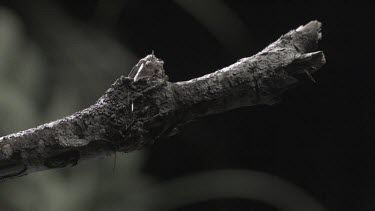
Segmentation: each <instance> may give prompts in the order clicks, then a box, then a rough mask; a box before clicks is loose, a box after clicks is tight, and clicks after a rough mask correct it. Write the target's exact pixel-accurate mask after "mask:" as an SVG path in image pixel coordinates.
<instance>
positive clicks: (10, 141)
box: [0, 21, 325, 180]
mask: <svg viewBox="0 0 375 211" xmlns="http://www.w3.org/2000/svg"><path fill="white" fill-rule="evenodd" d="M320 30H321V24H320V23H319V22H317V21H312V22H310V23H308V24H307V25H305V26H301V27H299V28H298V29H296V30H292V31H290V32H289V33H287V34H285V35H283V36H281V37H280V38H279V39H278V40H277V41H276V42H274V43H272V44H271V45H269V46H268V47H267V48H265V49H264V50H262V51H261V52H259V53H258V54H256V55H254V56H252V57H248V58H243V59H241V60H239V61H238V62H236V63H234V64H232V65H230V66H229V67H226V68H223V69H221V70H218V71H216V72H213V73H211V74H208V75H205V76H202V77H199V78H195V79H192V80H189V81H183V82H177V83H172V82H169V81H168V78H167V77H166V76H164V74H162V75H163V76H162V77H160V75H159V76H150V77H144V78H141V79H138V80H136V81H135V80H134V79H133V78H128V77H124V76H121V77H120V78H119V79H118V80H117V81H116V82H115V83H114V84H113V85H112V86H111V88H110V89H109V90H108V91H107V92H106V93H105V94H104V95H103V96H102V97H101V98H100V99H99V100H98V101H97V102H96V103H95V104H94V105H92V106H90V107H89V108H87V109H84V110H82V111H79V112H77V113H75V114H73V115H71V116H68V117H66V118H63V119H60V120H57V121H54V122H51V123H48V124H44V125H41V126H39V127H36V128H32V129H28V130H25V131H21V132H18V133H14V134H11V135H8V136H4V137H1V138H0V180H2V179H6V178H12V177H17V176H22V175H26V174H28V173H30V172H33V171H40V170H45V169H52V168H61V167H65V166H69V165H76V164H77V163H78V161H81V160H85V159H90V158H95V157H100V156H105V155H109V154H112V153H113V152H116V151H120V152H129V151H133V150H138V149H142V148H143V147H145V146H147V145H150V144H152V143H153V142H154V141H155V140H157V139H158V138H159V137H161V136H166V135H168V134H169V133H170V132H171V131H173V129H174V128H175V127H178V126H179V125H182V124H185V123H187V122H189V121H192V120H196V119H198V118H200V117H203V116H206V115H210V114H214V113H219V112H224V111H227V110H230V109H235V108H239V107H244V106H253V105H260V104H263V105H272V104H274V103H275V102H276V101H277V99H278V96H280V94H281V93H282V92H283V91H285V90H287V89H288V88H291V87H293V86H294V85H296V84H297V83H298V82H299V81H301V80H299V79H297V78H300V79H301V78H302V79H303V78H308V77H307V76H309V77H311V74H313V73H314V72H315V71H316V70H318V69H319V68H320V67H322V65H323V64H324V63H325V59H324V55H323V53H322V52H321V51H316V52H313V51H315V50H316V48H317V44H318V41H319V40H320V39H321V33H320ZM158 61H160V60H158ZM299 75H301V77H298V76H299ZM303 76H304V77H303ZM302 81H303V80H302Z"/></svg>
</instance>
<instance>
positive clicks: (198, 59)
mask: <svg viewBox="0 0 375 211" xmlns="http://www.w3.org/2000/svg"><path fill="white" fill-rule="evenodd" d="M315 19H318V20H320V21H322V22H323V40H322V44H321V49H322V50H324V52H325V54H326V56H327V61H328V63H327V65H326V66H325V67H324V68H323V70H322V71H321V72H319V73H318V74H317V75H316V76H315V77H316V78H317V81H318V85H314V84H312V83H309V82H308V83H306V84H304V85H303V86H301V87H298V88H297V89H295V90H292V91H290V92H288V93H286V94H285V95H284V101H283V102H282V103H280V104H279V105H277V106H275V107H262V106H260V107H256V108H243V109H238V110H235V111H230V112H227V113H225V114H219V115H215V116H212V117H208V118H204V119H202V120H200V121H197V122H194V123H191V124H189V125H187V126H184V127H183V128H182V131H181V133H180V134H178V135H177V136H175V137H172V138H168V139H163V140H160V141H159V142H157V143H156V144H155V145H154V146H152V147H151V148H149V149H145V150H142V151H139V152H133V153H129V154H122V153H117V154H116V156H112V157H108V158H105V159H101V160H92V161H88V162H84V163H79V165H77V166H76V167H73V168H71V167H70V168H65V169H60V170H51V171H45V172H39V173H34V174H31V175H28V176H26V177H22V178H16V179H12V180H8V181H5V182H2V183H0V211H3V210H6V211H8V210H9V211H13V210H15V211H16V210H17V211H18V210H38V211H50V210H56V211H58V210H72V211H74V210H77V211H78V210H129V211H133V210H134V211H139V210H219V211H220V210H234V209H235V210H257V211H258V210H260V211H268V210H304V211H308V210H325V209H328V210H343V211H344V210H373V208H374V206H375V205H374V203H373V199H374V197H375V196H374V194H375V183H374V180H373V176H375V174H374V171H373V170H374V168H373V167H372V166H373V165H372V159H373V157H374V156H373V153H372V150H371V148H372V144H371V140H373V133H372V130H371V129H370V127H369V125H370V124H369V122H370V118H369V113H370V107H371V106H370V96H371V94H370V93H373V85H372V82H371V80H370V78H371V77H370V73H371V69H373V68H372V64H371V62H370V61H371V57H370V55H371V50H370V49H371V48H370V47H369V45H370V43H371V42H372V41H371V40H372V34H373V31H372V29H370V28H372V27H370V26H371V24H372V22H371V7H369V6H368V5H364V4H359V3H346V2H330V3H327V2H325V1H321V2H320V1H311V2H300V1H262V2H257V3H255V2H251V1H229V0H226V1H225V0H206V1H198V0H195V1H194V0H174V1H146V0H139V1H135V0H134V1H132V0H76V1H73V0H66V1H62V0H50V1H48V0H35V1H27V0H5V1H1V2H0V119H1V121H0V136H2V135H7V134H10V133H13V132H16V131H19V130H24V129H27V128H30V127H35V126H37V125H40V124H42V123H45V122H49V121H53V120H55V119H58V118H62V117H64V116H67V115H69V114H72V113H74V112H75V111H78V110H80V109H83V108H86V107H87V106H89V105H91V104H93V103H94V102H95V101H96V100H97V99H98V98H99V97H100V96H101V95H102V94H103V93H104V92H105V91H106V89H107V88H109V86H110V84H111V83H113V82H114V81H115V80H116V78H118V77H119V76H120V75H125V76H126V75H127V74H128V72H129V71H130V70H131V68H132V66H133V65H134V64H136V62H137V61H138V60H139V59H140V58H142V57H144V56H145V55H147V54H149V53H150V52H151V51H152V50H154V51H155V53H156V55H157V56H158V57H160V58H161V59H163V60H164V61H165V69H166V73H167V75H169V78H170V80H171V81H180V80H188V79H191V78H193V77H198V76H201V75H203V74H206V73H210V72H212V71H214V70H216V69H218V68H221V67H224V66H227V65H229V64H231V63H233V62H234V61H236V60H238V59H240V58H242V57H245V56H250V55H252V54H254V53H256V52H258V51H259V50H261V49H262V48H263V47H265V46H266V45H268V44H269V43H270V42H273V41H275V40H276V39H277V38H278V37H279V36H280V35H281V34H283V33H286V32H287V31H288V30H290V29H293V28H296V27H298V26H299V25H302V24H305V23H307V22H308V21H310V20H315ZM353 52H360V53H353ZM357 61H361V62H357Z"/></svg>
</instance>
